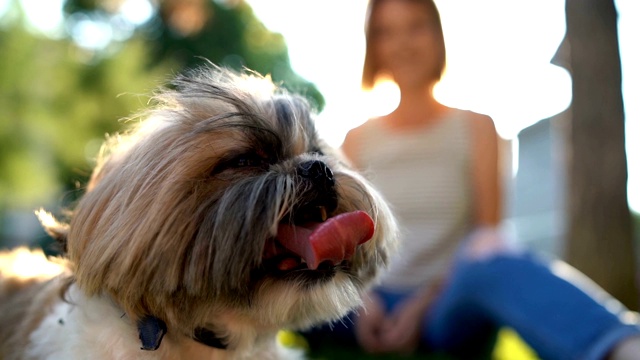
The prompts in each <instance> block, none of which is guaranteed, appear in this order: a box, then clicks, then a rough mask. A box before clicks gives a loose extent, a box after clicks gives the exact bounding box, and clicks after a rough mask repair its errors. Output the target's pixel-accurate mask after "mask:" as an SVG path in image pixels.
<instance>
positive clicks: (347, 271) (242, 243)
mask: <svg viewBox="0 0 640 360" xmlns="http://www.w3.org/2000/svg"><path fill="white" fill-rule="evenodd" d="M174 86H175V89H174V90H170V91H165V92H163V93H161V94H160V95H159V96H158V99H160V104H159V106H157V107H156V108H155V109H153V110H151V111H150V112H149V113H148V114H147V116H145V119H144V120H143V121H142V122H140V124H139V125H138V126H137V128H136V129H134V130H133V131H132V132H131V133H129V134H126V135H124V136H121V137H114V138H112V139H111V140H110V141H109V144H108V146H107V151H106V152H105V154H104V155H103V159H102V160H100V161H99V164H98V166H97V167H96V169H95V171H94V174H93V177H92V182H91V184H90V186H89V190H88V192H87V194H85V195H84V197H83V198H82V199H81V200H80V202H79V203H78V205H77V207H76V209H75V213H74V215H73V218H72V221H71V224H70V232H69V235H68V244H67V246H68V253H69V257H70V259H71V261H72V262H73V264H74V271H75V281H76V282H77V284H78V285H79V286H80V288H81V289H83V290H84V291H85V292H87V293H88V294H108V295H109V296H111V297H112V298H113V299H114V300H115V301H116V302H117V303H118V304H119V306H121V307H122V308H123V309H124V311H126V313H127V315H128V316H130V317H133V318H140V317H143V316H148V315H151V316H154V317H157V318H160V319H162V320H164V321H165V322H166V323H167V326H168V327H169V329H170V330H171V329H177V330H178V331H182V332H188V331H190V329H193V328H195V327H198V326H213V327H215V326H216V322H217V321H218V320H220V319H224V318H228V317H233V319H234V321H237V322H243V321H244V322H246V323H250V324H252V325H256V326H264V327H282V326H284V327H305V326H308V325H310V324H314V323H317V322H319V321H322V320H330V319H336V318H339V317H341V316H342V315H344V313H345V312H347V311H348V310H350V309H352V308H353V307H355V306H357V305H358V304H359V302H360V297H359V293H360V292H361V291H362V290H363V287H364V286H366V284H368V283H369V282H370V281H371V280H372V279H373V277H374V276H375V274H376V272H377V270H378V269H379V268H380V267H382V266H383V265H384V263H385V262H386V258H387V251H388V248H389V247H390V246H391V244H392V242H393V237H394V235H395V234H394V233H395V227H394V222H393V219H392V217H391V215H390V213H389V210H388V208H387V206H386V205H385V204H384V202H383V201H382V200H381V198H380V197H379V195H378V194H377V193H376V192H375V191H374V190H373V189H372V188H371V187H370V186H369V185H368V183H367V182H366V181H365V180H364V179H363V178H362V177H361V176H359V175H358V174H357V173H355V172H354V171H352V170H351V169H349V168H348V166H347V164H346V163H345V162H344V161H343V160H341V159H340V157H339V156H338V154H337V153H336V152H334V150H332V149H330V148H329V147H328V146H327V145H326V144H325V143H324V142H323V141H322V140H321V139H319V138H318V136H317V134H316V131H315V129H314V126H313V122H312V119H311V117H310V114H309V109H308V106H307V104H306V102H305V101H304V100H302V99H301V98H298V97H293V96H289V95H286V94H283V93H278V92H277V91H274V90H276V89H274V88H273V85H272V84H271V83H270V82H269V81H268V80H267V79H262V78H258V77H256V76H248V75H238V74H234V73H231V72H228V71H225V70H220V69H208V70H201V71H200V72H199V73H198V74H196V75H193V76H184V77H179V78H178V79H177V80H175V82H174Z"/></svg>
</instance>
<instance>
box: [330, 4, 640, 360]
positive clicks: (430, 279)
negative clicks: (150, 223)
mask: <svg viewBox="0 0 640 360" xmlns="http://www.w3.org/2000/svg"><path fill="white" fill-rule="evenodd" d="M366 38H367V50H366V57H365V63H364V69H363V77H362V85H363V88H365V89H370V88H372V87H373V86H374V85H375V83H376V81H377V80H379V79H381V78H390V79H391V80H393V81H394V82H395V83H396V84H397V85H398V87H399V89H400V94H401V99H400V103H399V105H398V107H397V108H396V109H395V110H394V111H393V112H392V113H390V114H388V115H386V116H382V117H379V118H373V119H370V120H369V121H367V122H366V123H364V124H363V125H361V126H359V127H358V128H355V129H353V130H351V131H350V132H349V133H348V134H347V137H346V139H345V141H344V144H343V147H342V149H343V151H344V153H345V155H346V156H347V157H348V158H349V159H350V160H351V161H352V162H353V164H354V165H355V166H356V167H357V168H359V169H361V170H363V171H364V172H365V174H368V176H369V178H370V180H371V181H372V182H373V184H374V185H375V186H377V187H378V189H379V190H380V191H381V192H382V194H383V195H384V196H385V197H386V199H387V200H388V201H389V202H390V204H391V206H392V207H393V208H394V209H395V211H396V215H397V217H398V220H399V224H400V226H401V230H402V239H401V243H400V247H399V251H398V253H397V254H396V255H395V257H393V258H391V259H390V266H389V269H388V271H387V272H386V273H385V274H384V275H383V276H382V278H381V281H380V285H379V286H378V287H376V288H375V289H373V290H372V291H371V292H370V293H369V296H368V297H367V299H366V301H365V304H364V309H363V310H362V311H359V315H358V316H351V317H350V320H348V321H343V323H345V324H347V325H348V324H350V322H353V323H354V324H355V325H354V329H353V331H354V332H355V335H356V338H357V341H358V343H359V344H360V345H361V346H362V348H364V349H365V350H367V351H369V352H372V353H380V352H395V353H411V352H413V351H415V350H416V349H417V348H419V347H420V348H424V349H428V350H438V351H441V350H443V351H447V352H449V353H451V354H453V355H457V356H460V357H462V358H479V357H480V356H482V354H486V352H487V349H490V348H491V345H492V339H494V338H495V333H496V330H497V329H498V328H500V327H502V326H509V327H511V328H513V329H515V330H516V331H517V332H518V333H519V334H520V335H521V336H522V337H523V339H524V340H525V341H527V342H528V343H529V344H530V345H531V346H532V347H533V348H534V349H535V350H536V352H537V353H538V354H539V356H541V357H542V358H544V359H569V358H571V359H577V358H579V359H601V358H604V357H605V356H606V355H608V354H610V353H611V351H612V349H614V347H615V346H616V344H624V345H625V346H624V347H623V348H624V349H623V350H625V349H627V348H629V347H630V346H631V347H633V346H638V345H637V344H638V340H637V339H638V336H639V334H640V328H639V327H638V326H637V325H635V324H625V323H623V322H622V321H621V320H620V319H621V316H622V315H624V314H627V315H628V314H629V313H628V312H626V311H624V309H619V310H617V311H616V312H612V311H610V310H609V309H606V308H605V307H603V306H602V305H601V303H600V302H598V301H596V300H595V298H594V297H593V296H595V295H593V294H595V293H596V292H598V293H600V294H601V290H600V289H598V288H597V287H596V286H593V285H589V286H587V288H588V289H587V288H585V287H582V288H578V287H577V286H575V285H573V284H572V282H569V281H568V280H566V279H564V278H562V277H559V276H557V275H556V273H557V271H556V272H552V271H551V266H552V264H548V263H545V262H543V261H541V260H539V259H537V258H535V257H534V256H532V255H531V254H528V253H527V252H524V251H518V250H516V249H513V248H511V247H510V246H508V245H507V242H506V241H505V240H504V239H505V237H504V236H503V235H501V233H500V231H499V229H498V228H499V225H500V222H501V216H502V214H501V203H502V198H501V196H502V188H501V184H500V176H499V165H498V164H499V151H498V148H499V146H498V141H499V137H498V135H497V133H496V130H495V127H494V124H493V121H492V119H491V118H490V117H488V116H486V115H481V114H477V113H474V112H471V111H464V110H460V109H455V108H450V107H447V106H445V105H443V104H441V103H439V102H438V101H437V100H436V99H435V98H434V94H433V90H434V86H435V85H436V84H437V83H438V81H439V80H440V78H441V76H442V74H443V72H444V69H445V65H446V50H445V43H444V36H443V31H442V25H441V21H440V15H439V13H438V10H437V8H436V6H435V4H434V3H433V1H432V0H370V2H369V9H368V13H367V23H366ZM553 266H554V269H557V268H558V266H560V265H557V264H556V265H553ZM560 268H563V269H570V268H569V267H568V266H567V265H566V264H564V265H562V266H560ZM567 272H568V273H571V274H573V275H571V277H572V279H575V278H576V276H577V277H581V276H582V275H579V274H577V272H576V271H575V270H571V269H570V270H568V271H565V273H567ZM571 281H573V280H571ZM582 283H588V281H582ZM587 294H590V295H587ZM592 295H593V296H592ZM598 296H599V295H598ZM336 326H340V325H336ZM626 339H631V340H630V341H623V340H626ZM630 343H631V344H632V345H629V344H630ZM633 344H635V345H633ZM620 348H621V347H620V346H617V347H615V349H616V350H617V351H620ZM627 351H628V350H627ZM614 355H618V353H615V354H614Z"/></svg>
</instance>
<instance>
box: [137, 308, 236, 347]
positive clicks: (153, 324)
mask: <svg viewBox="0 0 640 360" xmlns="http://www.w3.org/2000/svg"><path fill="white" fill-rule="evenodd" d="M166 333H167V324H165V322H164V321H162V320H160V319H158V318H157V317H153V316H147V317H144V318H142V319H140V320H139V321H138V336H139V337H140V341H141V342H142V347H141V349H142V350H151V351H153V350H158V348H159V347H160V343H161V342H162V338H163V337H164V335H165V334H166ZM192 339H193V340H195V341H197V342H199V343H201V344H204V345H207V346H210V347H213V348H216V349H222V350H226V349H227V344H225V343H224V341H223V339H222V338H219V337H218V336H217V335H216V334H215V333H214V332H213V331H211V330H209V329H207V328H204V327H199V328H196V329H195V331H194V332H193V336H192Z"/></svg>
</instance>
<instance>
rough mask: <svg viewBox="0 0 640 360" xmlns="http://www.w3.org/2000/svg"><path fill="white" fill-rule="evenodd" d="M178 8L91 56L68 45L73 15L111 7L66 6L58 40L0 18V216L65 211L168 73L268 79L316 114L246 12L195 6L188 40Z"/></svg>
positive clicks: (105, 13)
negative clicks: (249, 72) (195, 23)
mask: <svg viewBox="0 0 640 360" xmlns="http://www.w3.org/2000/svg"><path fill="white" fill-rule="evenodd" d="M184 3H185V2H179V1H170V0H166V1H162V2H159V4H160V5H156V6H160V8H158V9H156V10H157V11H155V12H154V15H153V17H152V18H151V19H149V21H148V22H147V23H146V24H144V25H142V26H139V27H138V28H135V30H134V31H133V32H132V35H131V36H130V37H128V38H126V39H112V41H111V42H110V43H109V44H108V45H107V46H106V47H104V48H97V49H90V48H82V47H81V46H79V45H78V44H77V43H75V42H74V39H73V37H72V34H73V30H74V29H73V26H74V24H75V23H74V20H73V19H76V21H77V18H78V16H75V15H78V14H80V15H82V16H81V18H84V19H93V20H92V21H105V23H109V21H110V19H114V18H116V17H117V15H118V14H117V13H116V11H117V8H115V9H114V8H113V4H117V2H113V1H106V0H68V1H66V3H65V12H66V18H65V19H66V21H67V24H66V27H65V28H66V29H68V30H69V29H70V31H68V32H67V33H65V34H63V36H62V37H59V36H58V38H51V37H47V36H46V34H40V33H38V32H37V31H33V30H32V29H33V26H27V25H26V24H25V20H24V16H23V14H22V11H21V9H20V7H19V6H18V5H17V4H18V2H17V1H14V2H13V4H12V9H11V11H9V12H7V13H5V14H4V16H3V17H0V54H2V56H0V109H2V111H0V215H1V214H2V213H3V212H6V211H15V210H19V211H31V210H32V209H35V208H37V207H40V206H50V207H53V208H57V207H58V206H59V205H66V204H68V203H70V202H72V201H73V200H74V199H75V198H76V197H77V195H78V194H80V193H81V192H82V189H81V187H82V185H84V184H85V183H86V181H87V179H88V176H89V174H90V170H91V167H92V161H93V158H94V157H95V155H96V154H97V151H98V149H99V146H100V143H101V142H102V141H103V140H104V138H105V134H107V133H114V132H116V131H118V130H119V129H121V128H122V124H121V123H120V121H119V120H120V119H123V118H125V117H127V116H129V115H131V114H132V113H134V112H136V111H138V110H140V109H141V108H144V107H145V106H146V105H147V101H148V95H149V94H150V93H151V92H152V91H153V89H155V88H156V87H157V86H158V85H161V84H164V83H166V80H168V79H169V77H170V76H171V75H172V74H175V73H178V72H181V71H183V70H185V69H186V68H190V67H194V66H197V65H199V64H201V63H203V62H205V61H206V60H205V59H208V60H209V61H212V62H214V63H217V64H221V65H226V66H230V67H235V68H240V67H242V66H246V67H248V68H250V69H253V70H255V71H257V72H259V73H262V74H271V76H272V78H273V79H274V80H275V81H276V82H282V83H284V85H285V87H287V88H289V89H290V90H292V91H296V92H299V93H303V94H305V95H307V96H308V97H309V98H310V100H311V102H312V103H314V104H315V105H316V106H317V107H318V108H321V107H322V105H323V103H324V100H323V98H322V96H321V95H320V93H319V92H318V91H317V89H316V88H315V86H314V85H313V84H310V83H309V82H307V81H305V80H304V79H301V78H300V77H299V76H298V75H297V74H295V73H294V72H293V71H292V69H291V66H290V63H289V58H288V54H287V47H286V44H285V41H284V39H283V37H282V36H281V35H280V34H275V33H272V32H270V31H268V30H267V29H266V28H265V27H264V25H262V23H261V22H260V21H259V20H258V19H257V18H256V17H255V15H254V14H253V11H252V9H251V8H250V7H249V6H248V5H247V4H245V3H244V2H242V1H235V2H233V3H228V4H227V3H224V2H222V1H213V0H202V1H201V2H200V5H201V6H204V9H205V11H204V12H203V14H205V15H206V18H205V20H206V21H205V22H204V23H203V25H202V26H201V27H200V28H196V29H195V30H196V31H194V32H191V33H188V34H185V33H181V32H180V31H178V30H179V29H177V28H176V26H177V25H176V23H175V19H174V18H173V17H172V11H173V12H177V11H178V10H179V9H176V7H175V6H176V4H178V5H181V4H184ZM196 3H197V2H196ZM169 5H171V6H173V7H171V6H169ZM187 23H189V22H187ZM112 26H117V25H112ZM0 220H1V219H0ZM1 226H2V223H1V222H0V240H2V239H1V238H2V233H3V229H2V228H1Z"/></svg>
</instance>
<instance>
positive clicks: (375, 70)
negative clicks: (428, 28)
mask: <svg viewBox="0 0 640 360" xmlns="http://www.w3.org/2000/svg"><path fill="white" fill-rule="evenodd" d="M385 1H405V2H413V3H416V4H420V5H423V6H424V9H425V11H427V12H428V13H429V14H431V17H430V20H429V21H430V22H432V23H431V25H432V27H433V31H434V35H435V36H436V46H438V47H439V48H438V49H434V50H436V51H437V53H438V54H439V59H438V66H437V67H435V68H434V73H433V77H432V80H433V83H436V82H438V81H440V79H441V78H442V74H443V73H444V69H445V66H446V62H447V60H446V59H447V52H446V49H445V45H444V34H443V32H442V22H441V21H440V12H439V11H438V8H437V7H436V4H435V3H434V2H433V0H369V4H368V7H367V14H366V19H365V36H366V39H367V41H366V52H365V56H364V66H363V70H362V83H361V85H362V88H363V89H366V90H370V89H372V88H373V87H374V86H375V83H376V79H377V77H378V76H379V75H380V72H381V70H382V69H380V66H379V64H378V60H377V59H376V58H375V55H374V53H375V45H374V43H375V42H373V41H372V36H371V33H372V28H373V26H372V23H371V19H372V15H373V13H374V12H376V11H378V7H379V6H380V4H381V3H383V2H385Z"/></svg>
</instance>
